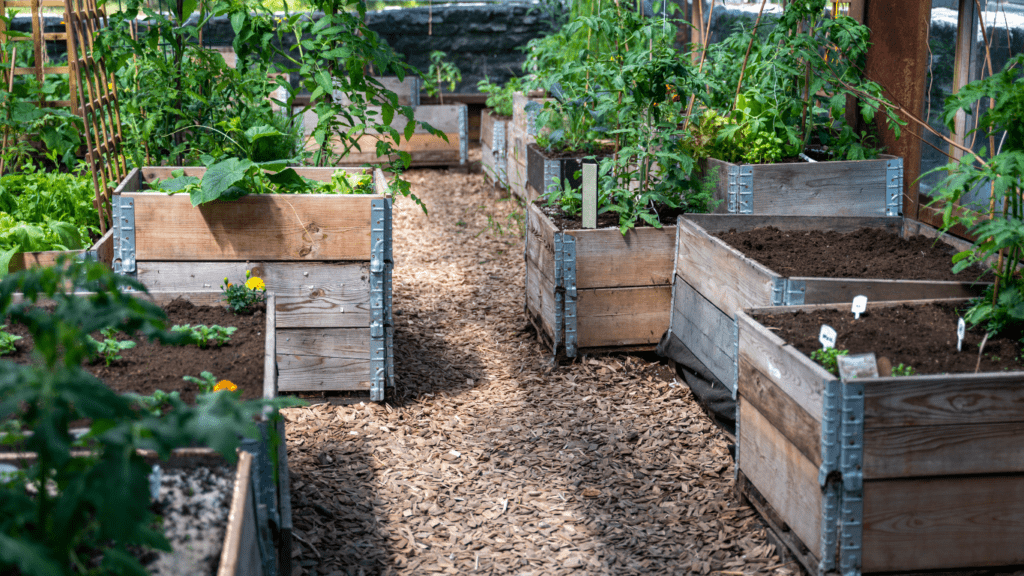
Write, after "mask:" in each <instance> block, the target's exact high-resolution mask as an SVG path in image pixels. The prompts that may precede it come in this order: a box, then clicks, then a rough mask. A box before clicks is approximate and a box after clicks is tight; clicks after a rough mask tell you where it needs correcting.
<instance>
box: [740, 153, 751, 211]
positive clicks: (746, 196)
mask: <svg viewBox="0 0 1024 576" xmlns="http://www.w3.org/2000/svg"><path fill="white" fill-rule="evenodd" d="M739 172H740V174H739V182H738V185H739V186H738V188H739V194H738V196H739V213H740V214H753V213H754V167H753V166H750V165H743V166H740V170H739Z"/></svg>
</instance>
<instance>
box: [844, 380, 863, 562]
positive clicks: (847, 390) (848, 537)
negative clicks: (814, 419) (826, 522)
mask: <svg viewBox="0 0 1024 576" xmlns="http://www.w3.org/2000/svg"><path fill="white" fill-rule="evenodd" d="M841 389H842V398H843V407H842V419H843V420H842V425H841V428H840V430H841V444H840V455H839V459H840V473H841V474H842V483H843V493H842V504H841V508H842V515H841V524H840V525H841V535H840V543H839V564H840V570H841V571H842V573H843V575H844V576H857V575H859V574H860V568H861V556H862V551H863V550H862V545H863V537H864V532H863V527H864V476H863V462H864V384H863V383H859V382H856V381H848V382H843V383H842V384H841Z"/></svg>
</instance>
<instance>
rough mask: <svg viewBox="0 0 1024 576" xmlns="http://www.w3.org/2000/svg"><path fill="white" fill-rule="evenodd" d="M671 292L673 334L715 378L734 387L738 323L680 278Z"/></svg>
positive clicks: (677, 277)
mask: <svg viewBox="0 0 1024 576" xmlns="http://www.w3.org/2000/svg"><path fill="white" fill-rule="evenodd" d="M672 289H673V290H674V291H675V303H674V307H673V309H672V321H671V323H672V333H673V334H674V335H676V336H678V337H679V340H680V341H681V342H682V343H683V344H684V345H685V346H686V347H687V348H689V349H690V351H691V352H693V354H694V356H696V357H697V359H698V360H700V361H701V363H703V364H704V366H705V367H706V368H707V369H708V370H709V371H711V373H712V374H714V375H715V377H717V378H718V379H719V380H720V381H721V382H722V383H723V384H724V385H725V386H727V387H729V388H732V387H733V386H735V384H736V383H735V382H734V380H735V379H736V374H735V370H736V367H735V365H734V362H735V361H736V342H734V341H733V335H734V334H735V330H736V326H735V324H734V322H735V321H734V320H733V319H732V318H731V317H729V315H728V314H726V313H724V312H722V311H721V310H719V309H718V308H716V307H715V305H714V304H712V303H711V302H709V301H708V299H707V298H704V297H703V296H701V295H700V293H698V292H697V291H696V290H695V289H694V288H693V287H692V286H690V285H689V284H688V283H687V282H686V281H685V280H683V279H682V278H680V277H679V276H676V279H675V284H674V285H673V287H672Z"/></svg>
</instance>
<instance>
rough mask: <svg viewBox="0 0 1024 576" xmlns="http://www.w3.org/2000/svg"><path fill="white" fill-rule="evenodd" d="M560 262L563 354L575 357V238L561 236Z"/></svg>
mask: <svg viewBox="0 0 1024 576" xmlns="http://www.w3.org/2000/svg"><path fill="white" fill-rule="evenodd" d="M562 263H563V268H564V272H563V274H562V280H563V282H564V283H565V355H566V356H568V357H569V358H575V357H576V344H577V342H578V341H579V340H578V335H577V332H576V238H575V237H573V236H570V235H568V234H567V235H565V236H564V237H563V238H562Z"/></svg>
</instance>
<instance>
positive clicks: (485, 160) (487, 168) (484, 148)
mask: <svg viewBox="0 0 1024 576" xmlns="http://www.w3.org/2000/svg"><path fill="white" fill-rule="evenodd" d="M480 166H481V168H482V169H483V171H484V176H486V177H487V179H488V180H490V181H492V182H498V181H500V180H499V178H498V171H497V167H496V166H495V163H494V150H493V149H492V148H491V147H490V146H488V145H487V143H486V142H484V143H483V144H481V145H480Z"/></svg>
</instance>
